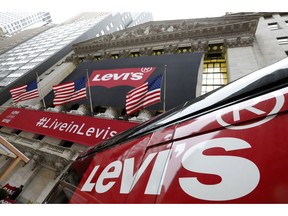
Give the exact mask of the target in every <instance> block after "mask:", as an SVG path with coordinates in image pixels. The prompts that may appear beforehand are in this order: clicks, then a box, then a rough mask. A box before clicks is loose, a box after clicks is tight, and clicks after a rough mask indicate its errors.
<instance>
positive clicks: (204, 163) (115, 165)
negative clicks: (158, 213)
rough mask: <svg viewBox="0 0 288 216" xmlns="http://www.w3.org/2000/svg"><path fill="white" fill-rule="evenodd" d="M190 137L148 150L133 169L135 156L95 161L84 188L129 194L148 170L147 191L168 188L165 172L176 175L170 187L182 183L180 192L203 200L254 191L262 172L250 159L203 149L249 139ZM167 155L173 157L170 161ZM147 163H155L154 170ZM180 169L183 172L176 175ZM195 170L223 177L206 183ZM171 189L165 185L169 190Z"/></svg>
mask: <svg viewBox="0 0 288 216" xmlns="http://www.w3.org/2000/svg"><path fill="white" fill-rule="evenodd" d="M191 139H193V138H190V139H186V140H184V141H179V142H178V143H177V142H176V143H175V145H174V146H173V148H172V149H168V150H167V149H166V150H163V151H159V152H153V153H150V154H148V155H147V157H146V158H145V160H144V161H143V163H142V164H141V165H140V167H138V169H137V170H134V168H135V166H134V165H135V158H134V157H132V158H126V159H124V160H123V161H122V160H115V161H112V162H111V163H109V164H108V165H106V166H104V167H103V166H102V165H101V164H100V165H95V164H92V166H93V167H92V168H93V169H92V171H91V172H90V173H89V175H88V177H87V179H85V182H84V184H83V186H82V188H81V191H86V192H91V193H96V194H104V193H106V192H109V191H110V190H119V191H118V193H119V194H129V193H130V192H131V191H132V190H133V188H135V185H136V184H137V183H138V182H140V179H141V178H143V176H144V173H146V174H147V172H149V173H148V181H147V183H145V184H143V185H142V187H143V188H145V192H144V194H147V195H159V194H161V193H165V190H164V191H161V189H162V188H166V187H164V184H165V177H166V175H167V176H175V178H176V179H177V181H176V182H177V185H171V183H168V184H167V185H169V187H179V186H180V189H179V193H180V194H181V193H183V195H184V194H186V195H188V196H190V197H191V198H198V199H201V200H209V201H226V200H233V199H237V198H240V197H243V196H245V195H247V194H249V193H251V192H252V191H253V190H254V189H255V188H256V187H257V185H258V183H259V181H260V172H259V169H258V167H257V166H256V165H255V164H254V162H252V161H251V160H248V159H246V158H244V157H238V156H230V155H205V154H204V151H206V150H208V149H212V148H222V149H224V150H225V151H226V152H229V151H234V150H245V149H249V148H251V145H250V144H249V143H248V142H246V141H244V140H242V139H238V138H232V137H223V138H215V139H211V140H207V141H202V142H200V143H197V144H195V145H193V144H190V143H193V141H192V140H191ZM168 158H170V159H169V161H168V162H167V159H168ZM166 162H167V163H168V164H167V163H166ZM176 163H180V166H179V170H174V171H176V172H175V173H171V171H172V172H173V168H172V167H178V165H176ZM170 166H171V167H170ZM100 167H101V168H100ZM148 167H152V170H151V169H148ZM239 167H241V172H240V171H239V169H238V168H239ZM178 171H181V172H182V174H181V175H178V176H177V173H178ZM192 172H197V173H205V174H213V175H218V176H220V177H221V181H220V182H219V183H216V184H204V183H201V182H200V181H199V180H198V179H197V177H195V176H193V175H192ZM183 173H185V175H183ZM146 176H147V175H146ZM167 181H169V180H167ZM169 182H170V181H169ZM142 183H143V181H142ZM115 184H118V185H119V184H120V187H115ZM174 184H175V183H174ZM167 185H166V186H167ZM116 188H117V189H116ZM118 188H119V189H118ZM168 189H169V188H166V191H167V190H168Z"/></svg>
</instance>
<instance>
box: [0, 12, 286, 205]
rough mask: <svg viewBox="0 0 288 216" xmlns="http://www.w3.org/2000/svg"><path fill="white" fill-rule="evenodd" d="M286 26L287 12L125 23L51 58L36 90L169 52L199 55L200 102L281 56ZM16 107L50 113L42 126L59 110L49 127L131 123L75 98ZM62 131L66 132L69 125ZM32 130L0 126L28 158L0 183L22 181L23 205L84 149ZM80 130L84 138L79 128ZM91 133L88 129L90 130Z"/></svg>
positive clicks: (5, 162) (0, 160) (4, 163)
mask: <svg viewBox="0 0 288 216" xmlns="http://www.w3.org/2000/svg"><path fill="white" fill-rule="evenodd" d="M122 21H123V20H122ZM129 23H130V24H131V23H133V22H129ZM287 23H288V13H237V14H226V15H225V16H222V17H214V18H199V19H187V20H171V21H150V22H145V23H143V24H140V25H139V24H138V25H136V26H131V25H129V26H130V27H129V28H127V29H122V30H121V29H119V31H114V32H113V33H108V34H105V32H104V34H102V30H103V31H105V29H106V30H107V25H106V26H104V27H105V29H100V30H99V32H97V33H96V32H94V37H92V38H87V40H81V41H74V42H73V45H72V47H71V52H68V53H67V54H66V55H64V56H61V59H60V58H59V59H58V61H55V64H53V65H52V66H50V67H47V68H44V69H43V70H42V73H41V74H40V83H39V86H40V89H41V92H42V94H43V95H46V96H47V95H49V94H50V93H51V89H52V86H53V85H55V84H59V83H61V82H62V81H63V80H64V79H65V78H66V77H68V76H70V75H71V74H73V71H76V72H79V70H78V71H77V68H79V67H80V66H81V65H83V63H86V62H92V63H93V62H95V63H97V62H99V63H100V62H104V61H107V60H108V61H109V63H111V64H112V63H113V61H115V63H116V61H118V60H119V59H128V60H129V59H130V60H132V59H137V58H139V59H142V58H144V57H153V56H155V57H156V56H160V57H161V56H163V57H165V56H174V55H177V56H178V57H179V58H181V56H183V57H184V55H186V54H187V53H203V56H202V60H201V65H200V67H199V71H200V72H199V74H198V75H199V76H198V77H197V82H196V83H195V89H196V97H197V96H200V95H201V94H205V93H207V92H209V91H211V90H214V89H217V88H219V87H221V86H223V85H226V84H227V83H229V82H232V81H234V80H236V79H238V78H239V77H242V76H244V75H246V74H249V73H251V72H253V71H255V70H257V69H260V68H262V67H265V66H268V65H270V64H272V63H275V62H277V61H279V60H281V59H283V58H286V57H287V54H288V43H287V37H288V25H287ZM108 26H109V28H110V27H111V28H113V27H115V25H110V22H108ZM98 34H99V35H98ZM128 60H127V61H128ZM191 61H192V60H191ZM15 71H18V70H16V69H15ZM38 71H40V70H38ZM24 81H25V80H23V83H25V82H24ZM26 82H27V80H26ZM18 85H19V83H18ZM2 95H3V98H4V96H5V98H7V100H5V101H3V103H2V107H3V112H4V114H5V110H6V108H7V107H11V106H12V99H11V96H10V95H9V92H5V91H2ZM2 95H1V98H2ZM20 105H21V106H22V107H26V109H27V110H26V111H24V112H25V113H26V112H27V113H28V112H30V111H28V109H30V110H31V109H36V110H39V112H40V111H41V112H42V113H45V112H47V111H50V112H49V113H50V114H49V116H48V114H47V116H48V117H45V118H46V120H45V121H47V119H50V115H51V111H52V112H55V113H57V118H58V117H59V118H58V120H57V121H56V120H54V122H53V123H52V124H50V125H48V124H47V125H46V126H47V127H54V126H55V124H58V123H59V122H60V120H59V119H60V113H67V114H76V115H77V116H79V115H81V116H83V118H84V117H85V118H87V124H88V121H90V120H91V119H97V118H99V119H100V118H111V119H117V121H119V122H121V121H122V122H128V121H127V118H125V113H121V112H120V113H119V112H118V113H117V112H116V111H117V110H116V109H114V108H115V107H104V106H101V105H103V104H97V108H99V109H103V110H101V111H99V112H98V114H96V115H94V116H93V117H92V116H90V117H88V116H89V115H90V114H91V113H89V107H87V106H85V105H83V104H81V102H77V101H75V102H73V103H70V104H69V106H59V107H57V106H56V107H53V106H51V107H44V106H43V102H42V101H41V99H40V98H37V99H32V100H30V101H25V102H21V103H20ZM94 105H95V106H96V104H94ZM94 109H96V107H94ZM156 111H157V112H139V113H137V115H136V116H133V117H132V116H130V117H132V118H134V119H135V120H137V119H138V120H139V119H142V120H144V121H145V120H148V119H149V118H151V117H153V116H154V115H156V114H157V113H160V112H163V110H156ZM115 113H116V114H115ZM151 113H152V114H151ZM2 115H3V114H2ZM15 115H16V114H15ZM55 115H56V114H55ZM61 115H62V114H61ZM63 115H65V114H63ZM69 116H70V115H69ZM143 116H144V118H143ZM0 117H1V116H0ZM146 117H147V118H146ZM10 118H12V117H10ZM51 118H52V117H51ZM71 118H72V117H71ZM77 118H78V117H77ZM79 118H80V117H79ZM88 118H89V120H88ZM132 118H131V119H132ZM75 119H76V117H75ZM6 120H7V118H6ZM128 120H129V119H128ZM2 121H3V120H2ZM43 121H44V120H43ZM74 121H75V122H76V120H73V125H72V120H70V122H71V124H70V125H71V127H72V126H74V124H75V122H74ZM111 122H112V121H111ZM40 123H41V125H42V124H44V125H45V123H43V122H40ZM40 123H39V125H40ZM50 123H51V122H50ZM111 124H112V123H111ZM8 125H9V124H8ZM59 125H60V123H59ZM59 127H60V126H59ZM67 127H68V128H69V130H70V126H67ZM67 127H66V128H64V126H63V128H62V129H63V130H64V129H65V130H68V129H67ZM111 127H112V126H111ZM35 128H36V127H35ZM108 128H109V129H108ZM37 129H38V128H37ZM35 131H36V130H35ZM35 131H34V132H31V131H25V130H19V129H17V128H16V129H15V128H14V127H9V126H7V125H4V126H3V123H2V127H1V128H0V136H2V137H4V138H6V139H7V140H8V141H9V142H11V143H12V144H13V145H14V146H16V147H17V148H18V149H19V150H21V152H23V153H24V154H25V155H26V156H27V157H28V158H29V159H30V161H29V162H28V163H27V164H24V163H22V164H21V163H20V164H19V165H18V166H17V167H16V169H15V170H14V171H13V172H12V173H11V174H10V175H9V176H8V177H7V178H5V179H4V180H3V181H2V182H0V183H1V184H2V185H4V184H5V183H7V182H9V183H10V184H13V185H17V186H18V185H20V184H24V190H23V192H22V194H21V195H20V197H19V198H18V202H21V203H28V202H31V203H41V202H42V200H44V198H45V197H46V196H47V194H48V193H49V192H50V191H51V189H52V188H53V186H54V185H55V184H56V182H57V180H58V178H59V177H60V176H61V175H62V174H63V173H65V170H66V169H67V167H68V166H69V164H70V163H71V162H73V161H74V160H75V159H76V157H77V156H78V154H79V153H80V152H81V151H84V150H86V149H87V146H85V145H83V143H81V141H79V142H72V141H71V140H70V139H69V137H66V138H65V137H64V138H62V139H60V138H59V137H58V138H57V137H56V138H55V137H54V136H52V135H51V136H48V135H44V134H41V133H38V132H35ZM78 131H79V133H81V131H80V130H78ZM89 131H90V132H91V131H92V129H90V130H89ZM110 131H111V129H110V126H107V127H106V129H105V130H103V131H99V133H98V135H100V133H102V132H103V134H106V133H109V132H110ZM91 133H92V132H91ZM91 133H88V135H90V134H91ZM83 142H84V139H83ZM9 160H10V159H9V157H7V156H5V155H2V156H0V164H1V166H0V173H1V172H3V171H4V170H5V169H6V168H7V167H8V166H9Z"/></svg>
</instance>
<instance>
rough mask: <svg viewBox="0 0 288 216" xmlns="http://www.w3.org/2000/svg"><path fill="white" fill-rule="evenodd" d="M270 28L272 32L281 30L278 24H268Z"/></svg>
mask: <svg viewBox="0 0 288 216" xmlns="http://www.w3.org/2000/svg"><path fill="white" fill-rule="evenodd" d="M268 27H269V28H270V30H278V29H280V27H279V25H278V23H277V22H273V23H268Z"/></svg>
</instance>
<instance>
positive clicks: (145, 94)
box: [126, 74, 163, 115]
mask: <svg viewBox="0 0 288 216" xmlns="http://www.w3.org/2000/svg"><path fill="white" fill-rule="evenodd" d="M162 76H163V74H161V75H158V76H157V77H155V78H154V79H151V80H148V81H147V82H145V83H144V84H142V85H141V86H139V87H137V88H135V89H133V90H131V91H129V92H128V93H127V95H126V113H127V114H128V115H130V114H133V113H135V112H137V111H138V110H140V109H142V108H145V107H147V106H150V105H152V104H155V103H158V102H160V101H161V82H162Z"/></svg>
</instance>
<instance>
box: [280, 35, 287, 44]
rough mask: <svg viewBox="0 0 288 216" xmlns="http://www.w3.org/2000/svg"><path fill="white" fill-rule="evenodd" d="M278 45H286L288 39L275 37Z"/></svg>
mask: <svg viewBox="0 0 288 216" xmlns="http://www.w3.org/2000/svg"><path fill="white" fill-rule="evenodd" d="M277 41H278V43H279V45H283V44H288V37H287V36H286V37H277Z"/></svg>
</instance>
